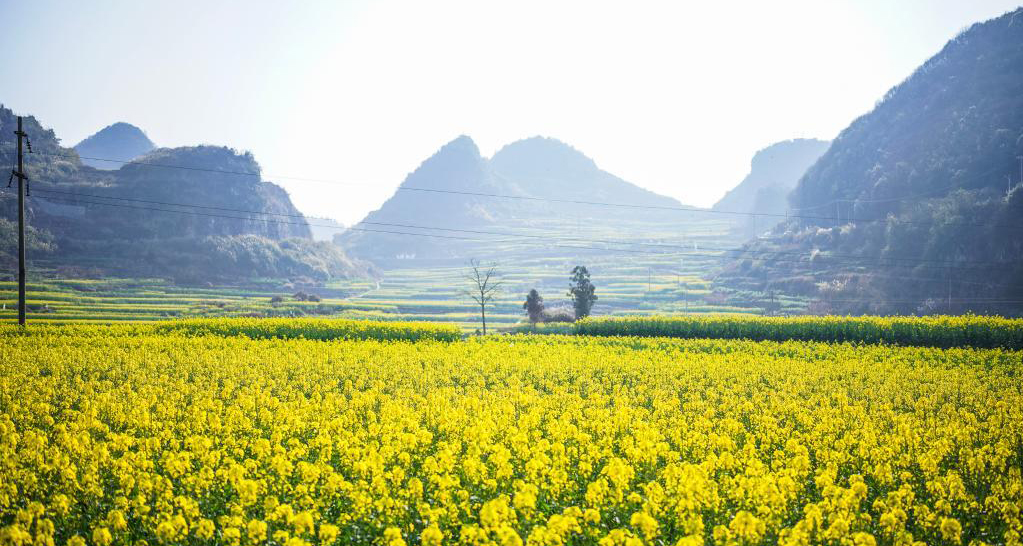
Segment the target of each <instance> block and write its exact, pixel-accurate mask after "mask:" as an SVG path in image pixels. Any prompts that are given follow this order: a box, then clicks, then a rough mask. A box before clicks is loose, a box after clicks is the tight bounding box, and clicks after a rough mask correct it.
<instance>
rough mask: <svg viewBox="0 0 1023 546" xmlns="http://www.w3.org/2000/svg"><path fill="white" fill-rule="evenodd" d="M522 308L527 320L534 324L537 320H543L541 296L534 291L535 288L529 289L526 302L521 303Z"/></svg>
mask: <svg viewBox="0 0 1023 546" xmlns="http://www.w3.org/2000/svg"><path fill="white" fill-rule="evenodd" d="M522 308H523V309H525V310H526V314H527V315H529V322H530V323H532V324H533V326H534V327H535V326H536V323H537V322H540V321H541V320H543V296H541V295H540V293H539V292H537V291H536V288H534V289H532V290H530V291H529V294H527V295H526V302H525V303H523V304H522Z"/></svg>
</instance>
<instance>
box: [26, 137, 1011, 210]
mask: <svg viewBox="0 0 1023 546" xmlns="http://www.w3.org/2000/svg"><path fill="white" fill-rule="evenodd" d="M34 153H35V154H39V155H48V156H55V157H63V158H66V159H75V158H80V159H90V160H94V161H108V162H112V163H121V164H124V165H142V166H147V167H158V168H167V169H184V170H188V171H199V172H209V173H216V174H231V175H240V176H255V177H261V176H266V177H268V178H274V179H278V180H295V181H305V182H321V183H328V184H344V185H356V186H372V185H370V184H363V183H357V182H347V181H340V180H329V179H319V178H303V177H296V176H281V175H269V174H267V175H264V174H262V173H261V172H251V171H232V170H220V169H206V168H201V167H188V166H184V165H170V164H166V163H152V162H146V161H137V160H119V159H110V158H100V157H90V156H71V155H67V154H55V153H49V152H34ZM395 191H416V192H423V193H436V194H449V195H462V196H469V197H487V198H499V199H512V200H520V201H532V202H548V203H561V204H569V205H588V206H603V207H617V208H627V209H643V210H662V211H675V212H690V213H698V214H724V215H731V216H747V217H754V218H755V217H757V216H764V217H773V218H779V219H789V218H795V219H803V220H828V221H839V220H841V218H839V217H838V216H808V215H800V214H784V213H760V212H745V211H729V210H715V209H700V208H695V207H673V206H666V205H641V204H634V203H612V202H606V201H586V200H579V199H557V198H550V197H534V196H527V195H508V194H500V193H486V192H470V191H461V190H450V189H440V188H422V187H414V186H405V185H399V186H398V187H397V188H395ZM812 208H817V207H807V208H806V209H803V210H809V209H812ZM884 219H885V218H846V221H848V222H876V221H881V220H884ZM900 222H901V223H905V224H921V225H931V224H935V223H937V222H933V221H921V220H900ZM950 224H951V225H967V226H974V227H991V226H997V227H1009V228H1014V229H1023V225H1017V224H996V223H975V222H952V223H950ZM946 225H949V224H946Z"/></svg>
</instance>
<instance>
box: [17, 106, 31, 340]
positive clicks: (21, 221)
mask: <svg viewBox="0 0 1023 546" xmlns="http://www.w3.org/2000/svg"><path fill="white" fill-rule="evenodd" d="M14 134H16V135H18V170H17V171H16V172H15V173H14V176H16V177H17V178H18V324H20V325H22V326H24V325H25V184H26V183H27V182H28V177H27V176H25V164H24V155H23V154H22V142H23V141H24V140H25V137H26V136H27V135H26V134H25V131H24V130H22V125H21V116H18V130H17V131H15V132H14Z"/></svg>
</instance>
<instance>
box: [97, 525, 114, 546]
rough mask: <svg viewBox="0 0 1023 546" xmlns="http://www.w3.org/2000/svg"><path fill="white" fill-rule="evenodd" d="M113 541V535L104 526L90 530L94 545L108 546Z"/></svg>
mask: <svg viewBox="0 0 1023 546" xmlns="http://www.w3.org/2000/svg"><path fill="white" fill-rule="evenodd" d="M113 541H114V537H113V536H112V535H111V534H110V531H109V530H107V528H106V527H97V528H95V529H93V530H92V542H93V543H94V544H96V546H108V545H109V544H110V543H111V542H113Z"/></svg>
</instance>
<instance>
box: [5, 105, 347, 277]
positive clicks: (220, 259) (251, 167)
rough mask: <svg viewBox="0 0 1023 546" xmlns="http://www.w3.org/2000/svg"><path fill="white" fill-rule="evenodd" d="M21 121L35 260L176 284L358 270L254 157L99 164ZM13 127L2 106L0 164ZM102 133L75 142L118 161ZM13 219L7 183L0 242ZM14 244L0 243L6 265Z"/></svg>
mask: <svg viewBox="0 0 1023 546" xmlns="http://www.w3.org/2000/svg"><path fill="white" fill-rule="evenodd" d="M24 125H25V131H26V132H27V133H28V135H29V138H30V139H31V142H32V150H33V153H31V154H26V160H25V171H26V173H27V174H28V176H29V178H30V188H31V196H30V197H29V198H28V200H27V205H26V214H27V218H28V223H29V226H30V230H29V248H30V250H31V252H30V258H31V259H32V261H33V264H34V265H36V266H52V267H57V268H62V269H63V270H65V271H69V272H70V273H72V274H73V273H74V272H75V271H84V270H89V271H93V272H95V273H96V274H104V275H124V276H131V275H146V276H153V277H166V278H173V279H176V280H180V281H185V282H212V281H242V280H244V279H246V278H251V277H302V278H306V277H308V278H312V279H318V280H326V279H330V278H337V277H347V276H352V275H362V274H365V272H366V270H367V268H366V266H365V265H364V264H360V263H358V262H355V261H352V260H350V259H348V257H347V256H345V255H344V253H343V252H342V251H341V250H340V248H339V247H337V246H335V245H332V244H330V243H326V242H314V241H312V240H311V235H310V229H309V226H308V224H307V222H306V221H305V218H304V217H303V216H302V214H301V213H300V212H299V211H298V210H297V209H296V208H295V207H294V205H293V204H292V202H291V199H290V198H289V196H288V194H287V192H286V191H284V189H283V188H281V187H280V186H278V185H276V184H273V183H272V182H268V181H265V180H262V178H261V177H260V175H259V172H260V169H259V165H258V163H256V161H255V158H253V157H252V155H251V154H248V153H239V152H236V151H234V150H232V149H229V148H225V147H220V146H194V147H184V148H160V149H156V150H152V151H150V152H148V153H147V154H146V155H144V156H142V157H140V158H138V160H137V161H133V162H131V163H125V164H118V163H112V162H107V163H108V164H113V165H115V166H117V167H118V168H116V169H115V170H109V169H96V168H93V167H91V166H89V165H87V164H84V163H83V162H82V160H81V159H80V157H79V155H78V153H77V152H76V150H75V149H70V148H64V147H62V146H61V145H60V141H59V140H58V139H57V137H56V135H55V134H54V133H53V131H51V130H48V129H45V128H44V127H43V126H42V125H40V123H39V122H38V121H37V120H36V119H35V118H34V117H32V116H25V118H24ZM15 126H16V117H15V115H14V113H13V112H12V111H11V110H10V109H8V108H3V107H0V134H2V135H4V136H3V137H2V139H3V140H0V164H7V165H10V164H13V161H14V157H15V143H14V141H13V140H11V138H12V136H13V132H14V127H15ZM111 127H118V125H114V126H111ZM122 129H123V128H122ZM132 129H134V128H132ZM110 130H111V128H110V127H108V128H107V129H105V130H104V131H101V132H100V133H99V134H98V135H95V136H96V137H100V136H101V135H103V134H104V133H109V131H110ZM136 130H137V129H136ZM114 131H115V132H121V129H115V130H114ZM129 132H131V131H129ZM139 133H141V131H139ZM8 135H11V136H8ZM109 136H110V135H109V134H108V135H107V136H104V137H102V138H95V139H87V140H86V141H85V142H83V145H84V144H87V143H88V146H86V148H87V149H89V146H98V147H96V148H95V150H94V153H96V154H97V155H95V156H93V157H103V158H107V156H105V155H99V154H100V153H103V152H104V151H109V152H114V153H112V155H114V156H115V157H111V158H110V159H116V158H117V157H116V156H117V153H116V152H117V150H114V149H112V148H109V147H108V148H103V146H100V145H101V144H103V143H104V142H107V143H108V144H109V138H108V137H109ZM122 136H123V135H122ZM143 137H144V135H143ZM147 140H148V139H147ZM80 146H82V145H80ZM26 151H27V150H26ZM122 151H124V150H123V149H122ZM125 153H128V154H129V155H130V152H125ZM122 157H123V154H122ZM128 159H132V158H131V157H128V158H126V159H121V161H127V160H128ZM215 171H224V172H223V173H219V172H215ZM179 204H184V205H195V206H179ZM16 218H17V216H16V196H15V194H14V191H13V188H12V189H9V190H5V191H3V192H0V239H2V240H5V241H6V240H14V237H15V232H14V230H15V223H14V221H15V220H16ZM14 251H15V247H14V246H13V245H4V246H3V248H0V261H3V263H4V266H5V267H9V266H12V264H13V259H14Z"/></svg>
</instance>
